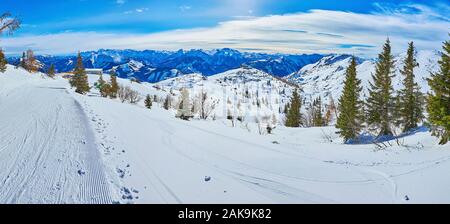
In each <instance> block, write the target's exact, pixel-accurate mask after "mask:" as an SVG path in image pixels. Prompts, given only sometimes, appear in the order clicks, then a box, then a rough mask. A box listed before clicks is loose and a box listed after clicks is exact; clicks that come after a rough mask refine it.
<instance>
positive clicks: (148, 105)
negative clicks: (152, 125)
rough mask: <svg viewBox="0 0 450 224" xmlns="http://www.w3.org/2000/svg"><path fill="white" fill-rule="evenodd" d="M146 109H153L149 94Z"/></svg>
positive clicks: (146, 98)
mask: <svg viewBox="0 0 450 224" xmlns="http://www.w3.org/2000/svg"><path fill="white" fill-rule="evenodd" d="M144 103H145V107H147V108H148V109H152V98H151V97H150V95H149V94H147V96H146V97H145V101H144Z"/></svg>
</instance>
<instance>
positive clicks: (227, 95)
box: [155, 67, 297, 128]
mask: <svg viewBox="0 0 450 224" xmlns="http://www.w3.org/2000/svg"><path fill="white" fill-rule="evenodd" d="M155 87H156V88H157V89H159V90H161V91H163V92H166V93H169V92H170V93H172V94H173V95H174V96H175V100H176V99H177V98H178V97H179V95H180V94H179V93H180V89H182V88H187V89H189V92H190V95H191V96H192V97H193V98H194V104H195V100H196V99H195V98H198V96H199V94H200V93H202V92H205V93H207V94H208V97H209V99H210V101H212V102H213V103H214V105H215V106H214V110H213V111H212V112H211V117H214V119H225V118H227V119H230V120H236V119H237V120H239V121H240V123H241V124H247V123H255V122H260V125H262V126H264V128H265V127H266V126H267V125H270V126H277V125H278V124H279V123H281V121H282V120H281V119H282V118H283V117H282V111H283V108H284V105H285V103H286V102H288V100H289V99H288V98H289V97H290V95H291V93H292V91H293V90H294V89H295V88H296V87H297V86H295V85H293V84H290V83H287V82H285V81H283V80H282V79H279V78H276V77H274V76H271V75H269V74H267V73H265V72H263V71H260V70H257V69H254V68H249V67H241V68H238V69H233V70H230V71H227V72H224V73H220V74H217V75H214V76H209V77H206V76H202V75H200V74H190V75H185V76H181V77H177V78H173V79H169V80H165V81H162V82H159V83H157V84H155ZM175 108H176V107H175Z"/></svg>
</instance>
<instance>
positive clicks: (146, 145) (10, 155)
mask: <svg viewBox="0 0 450 224" xmlns="http://www.w3.org/2000/svg"><path fill="white" fill-rule="evenodd" d="M18 73H20V74H18ZM39 76H40V75H36V74H26V73H24V72H14V70H11V68H9V70H8V72H7V73H6V74H0V87H1V88H0V97H1V98H0V119H1V124H2V125H1V126H0V130H1V131H0V139H1V142H2V144H1V146H0V181H1V183H2V185H0V202H3V203H114V202H120V203H449V202H450V194H449V193H448V189H450V175H449V174H448V171H449V170H450V146H449V145H446V146H439V145H437V139H435V138H434V137H431V136H430V134H429V133H428V132H427V131H426V130H424V129H420V130H419V131H418V132H417V133H415V134H413V135H410V136H407V137H405V138H402V140H401V141H402V143H403V145H404V146H396V144H395V142H391V143H392V144H393V146H389V147H387V148H386V149H384V150H380V151H377V150H375V146H374V145H371V144H368V145H344V144H342V143H341V141H342V140H341V139H339V138H338V136H337V135H336V134H334V132H335V131H336V130H335V129H334V128H332V127H325V128H294V129H293V128H284V127H277V128H276V129H275V131H274V134H272V135H259V134H257V133H255V130H253V131H251V132H249V131H248V130H247V129H246V128H244V127H242V126H240V125H239V124H238V126H237V127H230V124H229V123H226V121H224V120H217V121H196V120H194V121H182V120H179V119H176V118H174V116H173V114H172V113H170V112H167V111H165V110H163V109H161V108H160V105H158V104H154V105H153V108H152V110H148V109H146V108H144V107H143V105H142V102H141V103H140V104H138V105H130V104H127V103H120V102H119V101H118V100H111V99H105V98H101V97H99V96H98V94H96V91H95V90H94V91H93V92H92V93H91V94H89V95H87V96H81V95H78V94H74V93H73V90H71V89H70V88H69V86H68V82H67V80H64V79H62V78H60V77H58V78H56V80H52V79H48V78H46V79H43V78H41V77H39ZM104 78H105V80H108V79H109V78H108V77H107V76H105V77H104ZM96 79H97V77H96V76H92V77H90V81H91V84H92V83H93V82H94V81H95V80H96ZM119 82H120V83H121V84H123V85H130V86H132V87H133V88H134V89H137V90H138V91H139V92H141V94H147V93H150V94H158V92H157V90H155V89H152V88H151V87H150V86H148V85H146V84H142V85H141V84H136V83H133V84H130V82H129V81H128V80H121V79H119ZM80 169H81V170H82V171H85V172H83V173H84V174H83V175H80V174H79V173H78V171H79V170H80Z"/></svg>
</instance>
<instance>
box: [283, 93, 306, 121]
mask: <svg viewBox="0 0 450 224" xmlns="http://www.w3.org/2000/svg"><path fill="white" fill-rule="evenodd" d="M301 106H302V105H301V99H300V95H299V94H298V90H295V91H294V92H293V93H292V96H291V101H290V103H289V108H288V113H287V115H286V124H285V125H286V127H300V125H301V124H302V122H301V118H302V116H301V113H300V109H301Z"/></svg>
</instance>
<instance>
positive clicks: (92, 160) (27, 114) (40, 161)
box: [0, 83, 112, 204]
mask: <svg viewBox="0 0 450 224" xmlns="http://www.w3.org/2000/svg"><path fill="white" fill-rule="evenodd" d="M0 99H1V101H0V102H1V107H0V120H1V126H0V142H1V143H2V144H1V146H0V170H2V171H3V172H0V192H1V194H0V203H95V204H98V203H111V201H112V199H111V196H110V190H109V186H108V183H107V181H106V178H105V175H104V173H103V165H102V162H101V158H100V155H99V153H98V152H97V148H96V146H95V144H94V141H93V140H94V136H93V133H92V132H91V130H90V128H89V126H88V123H87V120H86V116H85V115H84V112H83V110H82V108H81V107H80V105H79V104H78V103H77V102H76V101H75V100H74V99H73V98H72V97H71V95H70V94H69V93H68V92H67V90H65V88H64V87H58V86H46V85H45V83H44V84H43V85H40V86H35V85H23V86H20V87H19V88H14V89H13V90H11V91H9V92H7V93H5V92H3V93H0ZM12 108H14V110H12Z"/></svg>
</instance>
